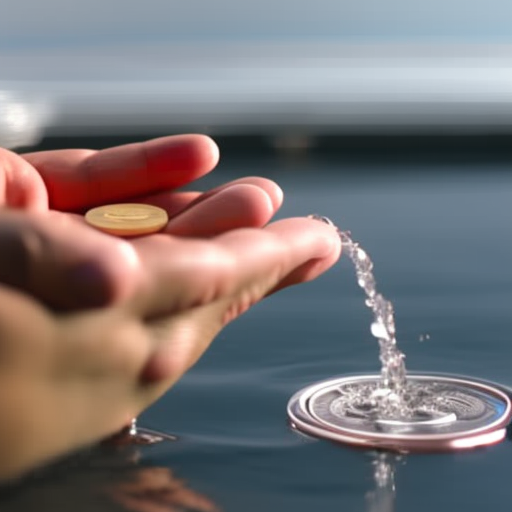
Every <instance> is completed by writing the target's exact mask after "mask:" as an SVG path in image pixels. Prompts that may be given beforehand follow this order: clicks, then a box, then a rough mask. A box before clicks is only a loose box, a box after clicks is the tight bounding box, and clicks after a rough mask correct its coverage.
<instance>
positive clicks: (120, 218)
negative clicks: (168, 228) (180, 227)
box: [85, 203, 169, 236]
mask: <svg viewBox="0 0 512 512" xmlns="http://www.w3.org/2000/svg"><path fill="white" fill-rule="evenodd" d="M85 220H86V222H87V223H88V224H90V225H91V226H94V227H95V228H97V229H99V230H100V231H103V232H104V233H109V234H111V235H117V236H140V235H149V234H150V233H156V232H158V231H160V230H161V229H162V228H163V227H164V226H165V225H166V224H167V222H168V221H169V217H168V216H167V212H166V211H165V210H162V208H158V207H157V206H151V205H149V204H136V203H121V204H108V205H105V206H99V207H97V208H93V209H92V210H89V211H88V212H87V213H86V214H85Z"/></svg>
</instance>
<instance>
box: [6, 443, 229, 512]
mask: <svg viewBox="0 0 512 512" xmlns="http://www.w3.org/2000/svg"><path fill="white" fill-rule="evenodd" d="M0 500H1V510H2V511H3V512H4V511H5V512H31V511H38V512H45V511H52V512H53V511H55V512H60V511H65V510H73V511H75V512H81V511H84V512H85V511H92V510H94V511H98V510H109V511H119V512H121V511H126V512H128V511H130V512H218V510H219V509H218V507H217V506H216V505H215V504H214V503H213V502H212V501H211V500H210V499H208V498H207V497H206V496H203V495H202V494H200V493H198V492H196V491H194V490H193V489H191V488H189V487H188V486H187V484H186V482H185V481H184V480H182V479H181V478H179V477H177V476H176V474H175V473H174V471H173V470H172V469H171V468H169V467H160V466H156V465H149V466H148V465H146V464H144V463H143V461H142V454H141V452H140V450H139V449H138V448H137V447H135V446H133V445H132V444H130V445H127V444H125V443H120V444H116V443H110V442H109V444H108V445H105V444H104V445H101V446H98V447H96V448H95V449H92V450H88V451H85V452H81V453H80V454H76V455H74V456H72V457H69V458H67V459H65V460H63V461H60V462H59V463H57V464H55V465H53V466H51V467H48V468H45V469H43V470H41V471H38V472H36V473H34V474H32V475H30V476H29V477H27V478H26V479H24V480H23V481H22V482H19V483H16V484H11V485H7V486H4V487H0Z"/></svg>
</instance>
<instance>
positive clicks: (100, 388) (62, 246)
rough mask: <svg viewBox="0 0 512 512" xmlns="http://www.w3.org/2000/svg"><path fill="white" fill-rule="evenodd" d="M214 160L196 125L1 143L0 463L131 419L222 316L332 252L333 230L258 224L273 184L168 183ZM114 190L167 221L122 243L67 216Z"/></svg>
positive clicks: (10, 466) (335, 250)
mask: <svg viewBox="0 0 512 512" xmlns="http://www.w3.org/2000/svg"><path fill="white" fill-rule="evenodd" d="M217 158H218V153H217V149H216V146H215V145H214V144H213V143H212V142H211V141H210V140H209V139H207V138H205V137H201V136H180V137H171V138H166V139H157V140H156V141H149V142H147V143H144V144H142V145H128V146H123V147H119V148H112V149H109V150H105V151H100V152H91V151H85V150H68V151H58V152H48V153H35V154H30V155H24V156H23V157H20V156H17V155H14V154H12V153H9V152H3V153H1V154H0V204H3V205H4V209H3V210H2V211H1V213H0V247H1V251H0V282H3V283H4V286H1V287H0V305H1V307H0V343H1V350H2V351H3V354H4V356H3V367H2V370H1V371H0V379H1V381H0V384H1V386H0V411H1V412H2V417H3V418H9V421H8V422H6V421H3V422H0V449H1V450H2V453H3V454H4V457H3V459H4V462H3V464H0V475H1V474H3V475H9V474H15V473H17V472H19V471H23V470H24V469H26V468H27V467H30V466H32V465H33V464H35V463H39V462H42V461H44V460H47V459H48V458H50V457H53V456H55V455H58V454H60V453H64V452H66V451H68V450H70V449H73V448H77V447H80V446H83V445H84V444H87V443H90V442H94V441H96V440H98V439H99V438H101V437H103V436H106V435H108V434H110V433H112V432H114V431H116V430H117V429H119V428H121V427H122V426H124V425H126V424H127V423H128V422H129V420H130V419H131V418H132V417H134V416H136V415H138V413H139V412H140V411H141V410H143V409H144V408H145V407H147V406H148V405H149V404H150V403H151V402H152V401H154V400H155V399H157V398H158V397H159V396H160V395H161V394H162V393H163V392H165V391H166V390H167V389H168V388H169V387H170V386H171V385H172V384H173V383H174V382H176V380H178V379H179V378H180V377H181V376H182V375H183V373H184V372H185V371H187V370H188V368H190V366H191V365H193V364H194V363H195V361H196V360H197V359H198V358H199V357H200V356H201V354H202V353H203V352H204V350H206V348H207V347H208V346H209V344H210V343H211V341H212V339H213V338H214V337H215V335H216V334H217V333H218V332H219V330H220V329H222V327H223V326H225V325H226V324H227V323H228V322H229V321H231V320H232V319H234V318H236V317H237V316H238V315H240V314H241V313H243V312H244V311H245V310H246V309H248V308H249V307H250V306H251V305H252V304H254V303H255V302H257V301H259V300H260V299H261V298H262V297H264V296H265V295H268V294H269V293H272V292H273V291H275V290H278V289H280V288H282V287H284V286H288V285H292V284H296V283H300V282H303V281H306V280H309V279H313V278H315V277H316V276H318V275H319V274H321V273H322V272H323V271H325V270H326V269H327V268H329V267H330V266H331V265H332V264H333V263H334V262H335V261H336V260H337V258H338V256H339V252H340V244H339V240H338V238H337V236H336V233H335V232H334V230H333V229H332V228H331V227H329V226H326V225H323V224H322V223H319V222H317V221H314V220H308V219H304V218H300V219H286V220H282V221H278V222H275V223H273V224H270V225H267V222H268V221H269V220H270V218H271V217H272V215H273V214H274V213H275V211H276V210H277V209H278V208H279V206H280V203H281V199H282V194H281V191H280V189H279V188H278V187H277V186H276V185H275V184H273V183H272V182H270V181H268V180H264V179H262V178H245V179H241V180H237V181H236V182H232V183H230V184H227V185H224V186H222V187H219V188H217V189H215V190H212V191H209V192H207V193H205V194H199V193H193V192H181V193H176V192H172V191H173V190H174V189H175V188H176V187H179V186H181V185H183V184H185V183H189V182H191V181H193V180H194V179H196V178H197V177H200V176H201V175H203V174H204V173H206V172H208V171H209V170H211V168H212V167H213V166H214V165H215V164H216V162H217ZM120 201H131V202H133V201H137V202H147V203H149V204H155V205H158V206H160V207H163V208H164V209H166V210H167V212H168V214H169V217H170V221H169V224H168V225H167V227H166V228H165V229H164V232H163V233H159V234H155V235H150V236H146V237H141V238H134V239H132V240H122V239H118V238H115V237H112V236H109V235H106V234H103V233H100V232H98V231H95V230H94V229H92V228H90V227H89V226H87V225H86V224H85V223H84V222H83V219H82V217H81V216H80V215H79V214H77V213H76V212H77V211H80V210H83V209H85V208H88V207H90V206H93V205H97V204H103V203H109V202H120ZM7 390H8V391H7ZM13 390H15V391H13ZM63 414H65V421H60V418H62V415H63Z"/></svg>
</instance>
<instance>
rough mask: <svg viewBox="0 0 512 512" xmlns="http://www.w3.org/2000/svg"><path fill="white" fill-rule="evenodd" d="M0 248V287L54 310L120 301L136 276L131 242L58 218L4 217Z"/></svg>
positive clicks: (6, 214) (13, 214)
mask: <svg viewBox="0 0 512 512" xmlns="http://www.w3.org/2000/svg"><path fill="white" fill-rule="evenodd" d="M0 246H1V247H2V251H0V282H2V283H4V284H6V285H9V286H11V287H13V288H16V289H20V290H23V291H25V292H27V293H28V294H30V295H32V296H33V297H34V298H35V299H36V300H37V299H38V300H39V301H40V302H42V303H44V304H46V305H47V306H49V307H50V308H52V309H57V310H72V309H79V308H91V307H100V306H103V305H106V304H109V303H111V302H115V301H116V300H121V299H122V297H124V296H125V295H130V293H131V292H130V290H131V287H132V286H133V284H134V276H137V275H138V270H137V264H138V260H137V256H136V254H134V251H133V248H132V246H131V245H130V244H129V243H128V242H125V241H123V240H119V239H116V238H114V237H110V236H107V235H104V234H103V233H100V232H99V231H95V230H93V229H91V228H89V227H87V226H84V225H82V224H81V223H80V222H77V221H76V220H75V219H73V218H72V217H70V216H67V215H64V214H60V213H51V212H50V213H47V215H41V214H38V215H29V214H26V213H24V214H21V213H20V212H16V211H4V212H2V215H1V216H0ZM134 268H135V270H134Z"/></svg>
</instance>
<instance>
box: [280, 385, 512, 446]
mask: <svg viewBox="0 0 512 512" xmlns="http://www.w3.org/2000/svg"><path fill="white" fill-rule="evenodd" d="M382 392H383V390H382V387H381V379H380V376H378V375H359V376H352V377H342V378H338V379H332V380H329V381H324V382H321V383H317V384H314V385H312V386H309V387H307V388H305V389H304V390H302V391H301V392H299V393H297V394H296V395H294V396H293V397H292V399H291V400H290V402H289V404H288V414H289V417H290V419H291V421H292V423H293V425H294V426H295V427H296V428H298V429H299V430H302V431H304V432H306V433H310V434H312V435H315V436H318V437H325V438H328V439H332V440H335V441H340V442H345V443H349V444H354V445H361V446H368V447H378V448H386V449H391V450H397V451H440V450H441V451H442V450H451V449H461V448H472V447H475V446H481V445H485V444H491V443H494V442H498V441H500V440H501V439H503V438H504V436H505V427H506V426H507V424H508V423H509V421H510V419H511V417H512V404H511V401H510V398H509V397H508V395H507V393H505V392H504V391H503V390H502V389H500V388H497V387H493V386H492V385H491V384H489V383H486V382H483V381H473V380H467V379H464V378H459V377H449V376H426V375H410V376H409V377H408V384H407V387H406V390H405V392H404V394H403V395H402V398H401V400H402V407H401V408H400V414H394V411H395V410H394V409H392V408H391V409H389V410H390V413H389V414H388V415H384V416H383V415H382V409H381V408H380V407H379V404H380V400H382V396H381V395H382ZM384 392H387V393H389V390H385V391H384Z"/></svg>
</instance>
